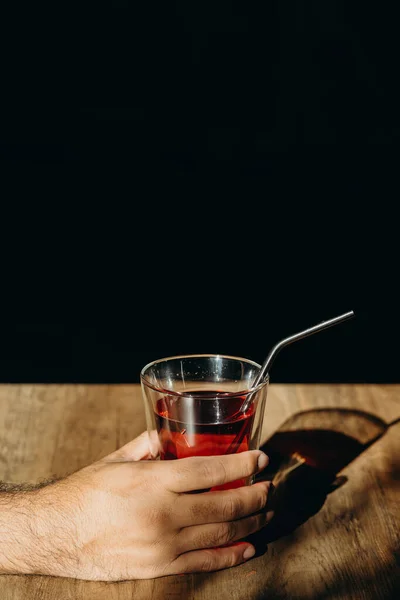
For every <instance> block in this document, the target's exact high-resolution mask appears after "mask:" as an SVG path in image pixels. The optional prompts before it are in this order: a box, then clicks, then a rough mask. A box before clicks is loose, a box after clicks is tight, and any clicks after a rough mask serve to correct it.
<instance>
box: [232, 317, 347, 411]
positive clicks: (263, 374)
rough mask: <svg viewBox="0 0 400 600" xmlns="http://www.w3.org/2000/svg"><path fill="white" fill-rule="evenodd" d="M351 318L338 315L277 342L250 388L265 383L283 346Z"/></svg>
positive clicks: (243, 408)
mask: <svg viewBox="0 0 400 600" xmlns="http://www.w3.org/2000/svg"><path fill="white" fill-rule="evenodd" d="M352 317H354V311H352V310H350V311H349V312H347V313H344V314H343V315H339V316H338V317H335V318H333V319H329V320H328V321H322V323H319V324H318V325H314V327H309V328H308V329H305V330H304V331H300V332H299V333H295V334H294V335H290V336H289V337H287V338H285V339H283V340H281V341H280V342H278V343H277V344H276V345H275V346H274V347H273V348H272V350H271V351H270V353H269V354H268V356H267V358H266V359H265V361H264V363H263V365H262V367H261V369H260V371H259V373H258V375H257V377H256V378H255V380H254V381H253V384H252V386H251V387H252V388H254V387H256V386H257V385H259V384H260V383H261V382H262V381H265V380H266V379H267V377H268V375H269V371H270V368H271V365H272V363H273V361H274V359H275V358H276V355H277V354H278V352H279V351H280V350H282V348H284V347H285V346H288V345H289V344H292V343H293V342H297V341H298V340H302V339H303V338H305V337H308V336H309V335H313V334H314V333H318V332H319V331H322V330H323V329H327V328H328V327H332V326H333V325H338V323H342V322H343V321H347V319H351V318H352ZM253 396H254V392H253V393H252V394H249V396H247V398H246V400H245V401H244V402H243V404H242V406H241V407H240V411H239V412H242V413H245V412H246V411H247V410H248V409H249V407H250V404H251V403H252V401H253Z"/></svg>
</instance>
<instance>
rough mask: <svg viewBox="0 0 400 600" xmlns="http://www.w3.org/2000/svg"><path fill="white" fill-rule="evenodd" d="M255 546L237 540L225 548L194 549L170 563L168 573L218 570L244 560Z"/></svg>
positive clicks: (252, 551) (249, 556) (251, 554)
mask: <svg viewBox="0 0 400 600" xmlns="http://www.w3.org/2000/svg"><path fill="white" fill-rule="evenodd" d="M254 554H255V548H254V546H252V545H251V544H248V543H246V542H239V543H235V544H232V545H230V546H226V547H225V548H213V549H209V550H195V551H194V552H187V553H186V554H181V555H180V556H179V557H178V558H177V559H176V560H175V561H174V562H173V563H171V567H170V569H171V570H170V574H171V575H172V574H174V573H198V572H200V571H219V570H221V569H227V568H229V567H234V566H236V565H240V564H241V563H244V562H246V560H248V559H249V558H251V557H252V556H254Z"/></svg>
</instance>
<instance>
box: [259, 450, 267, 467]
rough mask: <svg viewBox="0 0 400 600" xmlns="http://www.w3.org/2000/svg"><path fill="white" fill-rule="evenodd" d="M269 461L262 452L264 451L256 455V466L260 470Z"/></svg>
mask: <svg viewBox="0 0 400 600" xmlns="http://www.w3.org/2000/svg"><path fill="white" fill-rule="evenodd" d="M268 463H269V458H268V456H267V455H266V454H264V452H262V453H261V454H260V456H259V457H258V468H259V469H260V471H261V470H262V469H265V467H266V466H267V464H268Z"/></svg>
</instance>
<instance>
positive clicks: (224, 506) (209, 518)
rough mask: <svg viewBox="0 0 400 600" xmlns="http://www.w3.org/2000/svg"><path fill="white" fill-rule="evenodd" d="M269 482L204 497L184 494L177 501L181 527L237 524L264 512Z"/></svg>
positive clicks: (212, 493)
mask: <svg viewBox="0 0 400 600" xmlns="http://www.w3.org/2000/svg"><path fill="white" fill-rule="evenodd" d="M270 487H271V484H270V482H267V481H261V482H260V483H256V484H254V485H249V486H246V487H241V488H237V489H235V490H226V491H218V492H205V493H203V494H184V495H182V496H180V497H179V499H177V503H176V504H177V509H178V510H177V513H178V515H179V516H178V517H177V518H178V520H179V524H180V526H181V527H190V526H192V525H204V524H206V523H224V522H225V521H236V520H237V519H243V518H244V517H248V516H249V515H251V514H253V513H256V512H258V511H259V510H263V509H264V508H265V506H266V504H267V500H268V491H269V489H270Z"/></svg>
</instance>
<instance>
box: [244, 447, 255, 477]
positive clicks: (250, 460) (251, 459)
mask: <svg viewBox="0 0 400 600" xmlns="http://www.w3.org/2000/svg"><path fill="white" fill-rule="evenodd" d="M257 460H258V457H257V456H254V454H253V453H250V452H249V453H246V457H245V462H244V465H243V467H244V470H245V477H249V476H250V475H253V473H255V472H256V471H257Z"/></svg>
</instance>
